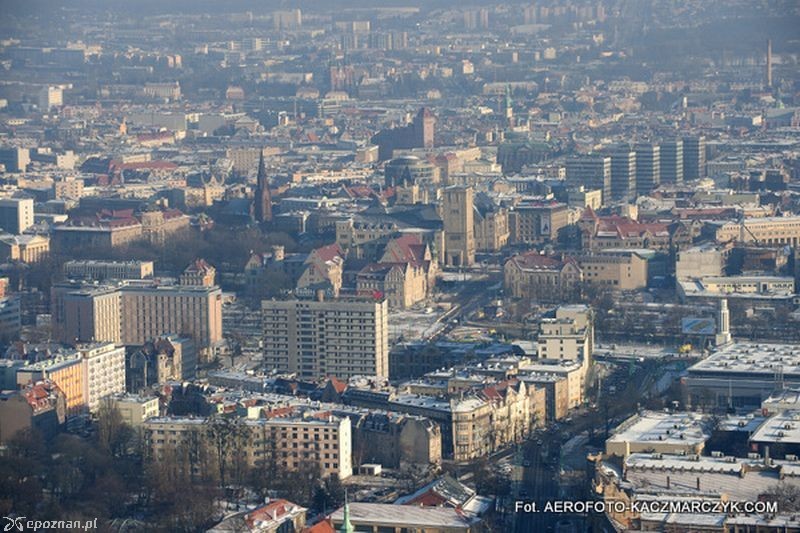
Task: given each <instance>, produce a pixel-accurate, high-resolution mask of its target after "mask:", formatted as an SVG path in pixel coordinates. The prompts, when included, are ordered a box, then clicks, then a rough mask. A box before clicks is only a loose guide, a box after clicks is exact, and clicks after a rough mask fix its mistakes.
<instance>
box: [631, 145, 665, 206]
mask: <svg viewBox="0 0 800 533" xmlns="http://www.w3.org/2000/svg"><path fill="white" fill-rule="evenodd" d="M634 151H635V152H636V194H637V195H645V194H649V193H650V191H652V190H653V189H655V188H656V187H658V185H659V184H660V183H661V147H660V146H659V145H658V144H654V143H640V144H637V145H636V146H635V147H634Z"/></svg>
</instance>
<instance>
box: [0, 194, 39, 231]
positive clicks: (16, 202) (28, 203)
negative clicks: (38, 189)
mask: <svg viewBox="0 0 800 533" xmlns="http://www.w3.org/2000/svg"><path fill="white" fill-rule="evenodd" d="M31 226H33V198H0V228H2V229H3V230H5V231H7V232H9V233H13V234H14V235H19V234H20V233H22V232H23V231H25V230H26V229H28V228H30V227H31Z"/></svg>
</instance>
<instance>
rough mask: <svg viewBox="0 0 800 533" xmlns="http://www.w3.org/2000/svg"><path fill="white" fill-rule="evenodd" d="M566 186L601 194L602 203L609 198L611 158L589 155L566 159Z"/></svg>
mask: <svg viewBox="0 0 800 533" xmlns="http://www.w3.org/2000/svg"><path fill="white" fill-rule="evenodd" d="M567 184H568V185H571V186H573V187H579V186H584V187H586V188H588V189H599V190H601V191H602V192H603V202H608V200H609V199H610V198H611V157H608V156H603V155H598V154H591V155H586V156H582V157H571V158H569V159H567Z"/></svg>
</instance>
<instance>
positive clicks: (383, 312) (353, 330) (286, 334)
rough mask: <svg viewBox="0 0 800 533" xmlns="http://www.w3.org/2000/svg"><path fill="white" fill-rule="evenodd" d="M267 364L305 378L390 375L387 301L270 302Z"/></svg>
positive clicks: (265, 319) (266, 304)
mask: <svg viewBox="0 0 800 533" xmlns="http://www.w3.org/2000/svg"><path fill="white" fill-rule="evenodd" d="M261 312H262V324H263V332H264V363H265V365H266V367H267V368H275V369H277V370H278V371H280V372H296V373H297V374H298V375H299V376H302V377H306V378H318V377H323V376H336V377H338V378H348V377H351V376H357V375H366V376H376V375H377V376H387V375H388V373H389V339H388V335H389V323H388V305H387V302H386V300H385V299H384V300H381V301H375V300H323V301H317V300H287V301H277V300H265V301H263V302H262V304H261Z"/></svg>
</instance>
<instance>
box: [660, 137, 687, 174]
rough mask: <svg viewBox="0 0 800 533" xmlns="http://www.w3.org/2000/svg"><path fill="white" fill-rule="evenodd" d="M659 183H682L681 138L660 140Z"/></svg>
mask: <svg viewBox="0 0 800 533" xmlns="http://www.w3.org/2000/svg"><path fill="white" fill-rule="evenodd" d="M661 183H683V139H670V140H667V141H662V142H661Z"/></svg>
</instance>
